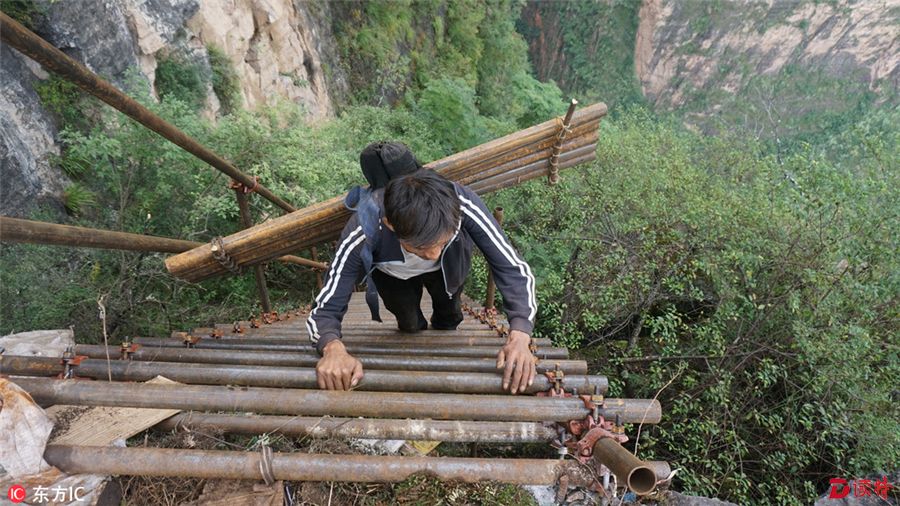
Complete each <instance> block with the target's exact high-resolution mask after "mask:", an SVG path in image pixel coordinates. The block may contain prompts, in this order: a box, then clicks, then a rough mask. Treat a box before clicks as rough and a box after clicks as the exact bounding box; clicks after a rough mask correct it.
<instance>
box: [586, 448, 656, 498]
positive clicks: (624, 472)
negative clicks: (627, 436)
mask: <svg viewBox="0 0 900 506" xmlns="http://www.w3.org/2000/svg"><path fill="white" fill-rule="evenodd" d="M593 457H594V460H595V461H596V462H599V463H600V464H603V465H605V466H606V467H608V468H609V470H610V471H612V473H613V474H614V475H616V480H617V481H618V482H619V483H620V484H624V485H625V486H627V487H628V489H629V490H631V491H632V492H634V493H635V494H638V495H646V494H649V493H650V492H653V491H654V490H655V489H656V482H657V480H658V477H657V471H656V470H654V469H653V467H652V466H651V465H648V464H647V463H645V462H643V461H642V460H640V459H639V458H637V457H635V456H634V455H633V454H632V453H631V452H629V451H628V450H626V449H625V448H623V447H622V445H620V444H619V442H618V441H616V440H614V439H610V438H601V439H600V440H598V441H597V442H596V443H595V444H594V453H593Z"/></svg>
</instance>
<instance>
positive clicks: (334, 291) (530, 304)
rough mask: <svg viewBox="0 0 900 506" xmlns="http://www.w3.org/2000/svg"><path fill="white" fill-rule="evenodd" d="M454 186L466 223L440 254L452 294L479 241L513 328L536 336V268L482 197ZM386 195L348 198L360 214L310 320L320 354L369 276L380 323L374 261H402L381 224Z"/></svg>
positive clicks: (377, 193)
mask: <svg viewBox="0 0 900 506" xmlns="http://www.w3.org/2000/svg"><path fill="white" fill-rule="evenodd" d="M454 186H455V187H456V193H457V195H458V196H459V200H460V209H461V211H462V213H461V215H462V223H461V224H460V229H459V232H458V233H457V234H456V236H455V237H454V238H453V239H452V240H451V241H450V243H449V244H448V245H447V246H446V247H445V248H444V251H443V253H442V255H441V267H442V271H443V274H444V285H445V288H446V291H447V296H448V297H451V296H452V295H451V294H453V293H456V291H457V290H458V289H459V287H461V286H462V284H463V283H465V280H466V276H468V274H469V269H470V268H471V266H472V244H473V243H474V244H475V245H477V246H478V248H479V249H480V250H481V251H482V253H484V257H485V259H486V260H487V262H488V265H489V266H490V269H491V272H493V274H494V281H495V282H496V284H497V288H499V290H500V293H502V294H503V309H504V311H505V312H506V315H507V319H508V320H509V325H510V329H512V330H520V331H522V332H525V333H526V334H531V331H532V329H533V328H534V318H535V315H536V314H537V298H536V296H535V281H534V275H533V274H532V273H531V268H530V267H529V266H528V264H527V263H526V262H525V261H524V260H523V259H522V258H521V257H520V256H519V255H518V254H517V253H516V251H515V249H513V247H512V246H511V245H510V243H509V240H508V239H507V237H506V235H505V234H504V233H503V231H502V230H501V229H500V227H499V225H498V224H497V222H496V221H495V220H494V218H493V216H492V215H491V213H490V212H489V211H488V209H487V207H485V205H484V202H482V201H481V198H479V197H478V195H476V194H475V192H473V191H472V190H470V189H469V188H468V187H466V186H463V185H460V184H457V183H454ZM362 191H363V192H365V190H362ZM363 194H364V193H363ZM364 195H365V194H364ZM382 195H383V190H376V191H374V192H373V193H372V194H371V195H370V198H361V197H360V191H359V190H357V191H355V192H351V194H350V195H349V196H348V199H347V201H346V202H347V205H348V207H351V208H353V209H354V210H355V211H356V212H354V213H353V216H352V217H351V218H350V221H348V222H347V225H346V226H345V227H344V231H343V232H342V233H341V238H340V240H339V241H338V246H337V250H336V252H335V255H334V260H333V261H332V262H331V266H330V267H329V269H328V277H327V279H326V280H325V285H324V286H323V287H322V291H321V292H319V295H318V296H317V297H316V303H315V306H314V307H313V310H312V311H311V312H310V315H309V318H308V319H307V320H306V328H307V331H308V332H309V339H310V341H312V342H313V344H315V345H316V348H317V349H318V351H319V353H320V354H321V353H322V349H323V348H324V347H325V345H326V344H328V343H329V342H331V341H333V340H335V339H340V338H341V320H342V319H343V318H344V313H346V312H347V305H348V303H349V301H350V296H351V294H352V293H353V290H354V287H355V286H356V284H357V283H359V282H360V281H362V280H363V279H364V278H367V280H368V284H369V288H368V290H367V296H366V301H367V302H368V303H369V308H370V309H371V310H372V318H373V319H374V320H378V321H380V318H379V316H378V299H377V293H375V290H374V285H373V283H372V280H371V277H370V276H369V274H370V273H371V272H372V269H374V268H375V264H378V263H381V262H391V261H401V262H402V261H403V252H402V251H401V249H400V248H401V246H400V242H399V241H398V240H397V236H396V235H394V233H393V232H392V231H391V230H390V229H388V228H387V227H385V226H383V225H382V223H381V218H382V217H383V216H384V205H383V202H382Z"/></svg>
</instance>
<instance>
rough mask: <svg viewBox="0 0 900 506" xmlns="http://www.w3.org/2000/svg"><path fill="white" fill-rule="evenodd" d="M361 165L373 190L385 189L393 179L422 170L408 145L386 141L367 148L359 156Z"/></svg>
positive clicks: (374, 143)
mask: <svg viewBox="0 0 900 506" xmlns="http://www.w3.org/2000/svg"><path fill="white" fill-rule="evenodd" d="M359 165H360V167H361V168H362V172H363V175H364V176H365V177H366V181H368V182H369V186H370V187H371V188H372V189H373V190H374V189H377V188H383V187H384V185H386V184H387V182H388V181H390V180H391V179H394V178H396V177H400V176H404V175H406V174H411V173H413V172H415V171H417V170H419V169H421V168H422V164H420V163H419V161H418V160H416V157H415V156H414V155H413V153H412V151H410V149H409V147H407V146H406V144H403V143H402V142H386V141H384V142H373V143H372V144H369V145H368V146H366V147H365V149H363V150H362V153H360V154H359Z"/></svg>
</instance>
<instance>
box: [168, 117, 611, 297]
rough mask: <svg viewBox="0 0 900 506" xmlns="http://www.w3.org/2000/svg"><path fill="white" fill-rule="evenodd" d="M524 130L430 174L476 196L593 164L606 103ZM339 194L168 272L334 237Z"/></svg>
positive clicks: (211, 269)
mask: <svg viewBox="0 0 900 506" xmlns="http://www.w3.org/2000/svg"><path fill="white" fill-rule="evenodd" d="M574 106H575V103H574V101H573V104H572V106H571V107H570V110H569V112H568V113H567V114H566V115H565V117H562V118H556V119H553V120H550V121H547V122H544V123H541V124H539V125H535V126H533V127H531V128H527V129H525V130H520V131H518V132H515V133H512V134H510V135H507V136H505V137H501V138H499V139H496V140H493V141H491V142H488V143H485V144H482V145H480V146H476V147H474V148H471V149H468V150H466V151H462V152H460V153H457V154H455V155H452V156H449V157H446V158H442V159H440V160H437V161H434V162H431V163H429V164H427V165H426V166H425V167H426V168H429V169H433V170H435V171H436V172H438V173H439V174H441V175H442V176H444V177H446V178H447V179H450V180H452V181H457V182H460V183H463V184H465V185H468V186H469V187H471V188H472V189H473V190H474V191H475V192H477V193H479V194H486V193H490V192H493V191H497V190H501V189H504V188H509V187H512V186H516V185H518V184H520V183H522V182H525V181H528V180H531V179H535V178H538V177H543V176H549V177H551V178H553V177H555V174H556V172H558V171H559V170H562V169H566V168H569V167H573V166H575V165H578V164H581V163H584V162H587V161H590V160H593V159H594V158H595V156H596V155H595V150H596V145H597V139H598V135H599V134H598V128H599V124H600V119H601V118H602V117H603V116H605V115H606V105H605V104H603V103H597V104H593V105H591V106H589V107H585V108H583V109H579V110H577V111H575V110H574ZM343 198H344V197H343V196H340V197H335V198H332V199H330V200H327V201H325V202H321V203H318V204H315V205H312V206H309V207H306V208H304V209H300V210H297V211H294V212H292V213H289V214H286V215H284V216H281V217H279V218H275V219H273V220H270V221H267V222H265V223H261V224H259V225H256V226H254V227H250V228H247V229H244V230H242V231H240V232H237V233H234V234H232V235H229V236H227V237H225V238H223V239H222V240H221V244H204V245H202V246H199V247H196V248H194V249H192V250H190V251H186V252H184V253H181V254H178V255H174V256H172V257H169V258H168V259H167V260H166V267H167V268H168V270H169V272H170V273H171V274H173V275H175V276H177V277H179V278H181V279H184V280H187V281H194V282H196V281H202V280H204V279H208V278H210V277H213V276H217V275H222V274H227V273H229V272H230V271H229V268H227V267H226V266H225V265H223V263H224V262H221V261H220V260H217V259H216V255H218V256H219V258H222V253H223V251H222V250H223V249H224V254H225V255H226V256H227V257H228V258H229V262H233V263H234V264H237V266H239V267H247V266H252V265H257V264H260V263H264V262H267V261H270V260H272V259H274V258H277V257H279V256H282V255H285V254H287V253H289V252H293V251H299V250H303V249H306V248H309V247H311V246H315V245H316V244H319V243H323V242H326V241H330V240H333V239H335V238H337V237H338V235H339V234H340V231H341V229H342V228H343V227H344V225H345V224H346V222H347V220H348V218H349V217H350V211H348V210H347V209H346V208H345V207H344V203H343Z"/></svg>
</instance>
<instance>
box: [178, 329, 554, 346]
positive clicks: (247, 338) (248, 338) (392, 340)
mask: <svg viewBox="0 0 900 506" xmlns="http://www.w3.org/2000/svg"><path fill="white" fill-rule="evenodd" d="M253 330H258V331H262V332H252V331H250V330H245V331H244V332H243V333H240V334H235V333H231V332H223V334H222V335H221V336H220V337H212V336H211V335H210V334H209V333H206V334H205V335H204V334H200V333H192V334H191V335H193V336H195V337H199V338H200V341H202V342H206V341H210V340H213V341H219V342H223V343H236V342H240V343H244V344H254V345H257V344H258V345H267V344H309V339H308V338H307V337H306V330H305V329H304V330H303V331H286V332H284V331H281V330H280V329H267V328H263V329H253ZM342 334H343V335H342V337H341V340H342V341H343V342H344V344H350V343H355V344H359V345H372V346H413V347H425V346H435V347H448V346H452V347H457V348H461V347H466V346H498V347H499V346H503V345H504V344H506V338H503V337H500V336H498V335H497V334H496V333H495V334H494V335H493V336H486V335H484V333H472V332H468V331H461V332H451V331H440V330H437V331H423V332H420V333H418V334H414V335H408V334H401V333H399V332H390V331H389V332H384V331H382V332H381V333H379V334H372V333H366V332H364V331H361V330H359V329H350V328H345V329H343V330H342ZM181 335H182V334H180V333H173V334H172V338H175V339H177V338H179V337H181ZM534 344H535V346H545V347H552V346H553V343H552V342H551V341H550V340H549V339H546V338H540V339H534Z"/></svg>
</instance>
